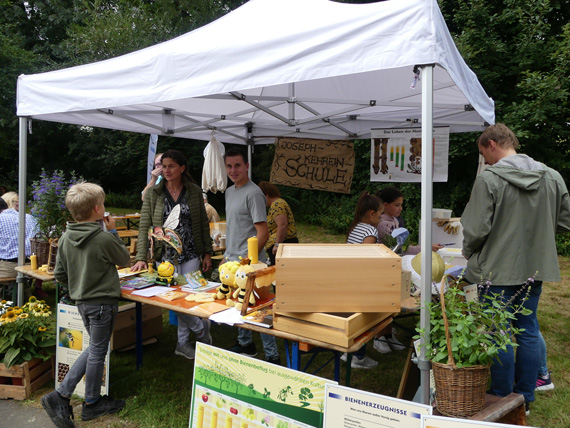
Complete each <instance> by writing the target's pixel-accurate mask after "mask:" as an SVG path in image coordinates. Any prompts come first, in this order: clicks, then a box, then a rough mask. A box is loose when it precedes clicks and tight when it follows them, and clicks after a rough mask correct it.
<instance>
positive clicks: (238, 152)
mask: <svg viewBox="0 0 570 428" xmlns="http://www.w3.org/2000/svg"><path fill="white" fill-rule="evenodd" d="M234 156H241V158H242V160H243V163H244V164H247V153H246V152H245V150H242V149H240V148H239V147H230V148H229V149H228V150H226V152H225V153H224V161H225V160H226V159H227V158H231V157H234Z"/></svg>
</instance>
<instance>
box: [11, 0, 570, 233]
mask: <svg viewBox="0 0 570 428" xmlns="http://www.w3.org/2000/svg"><path fill="white" fill-rule="evenodd" d="M244 2H245V0H160V1H153V0H91V1H84V0H31V1H15V0H0V61H1V67H2V73H0V160H1V161H0V184H2V185H5V186H7V187H9V188H15V187H16V183H17V156H18V143H17V140H18V133H17V118H16V116H15V96H16V95H15V88H16V81H17V76H18V75H20V74H22V73H25V74H31V73H38V72H43V71H48V70H55V69H60V68H65V67H70V66H73V65H79V64H84V63H89V62H94V61H100V60H104V59H107V58H111V57H114V56H117V55H122V54H125V53H128V52H132V51H134V50H137V49H141V48H144V47H147V46H150V45H153V44H156V43H158V42H161V41H165V40H168V39H171V38H173V37H176V36H178V35H181V34H184V33H185V32H188V31H191V30H192V29H194V28H197V27H199V26H202V25H204V24H206V23H208V22H210V21H212V20H214V19H216V18H218V17H220V16H222V15H223V14H225V13H227V12H228V11H230V10H232V9H234V8H236V7H238V6H239V5H241V4H243V3H244ZM345 2H346V3H369V2H370V1H368V0H360V1H359V0H346V1H345ZM439 4H440V7H441V9H442V13H443V14H444V16H445V19H446V22H447V24H448V26H449V28H450V31H451V33H452V35H453V36H454V39H455V41H456V44H457V46H458V48H459V50H460V52H461V53H462V55H463V57H464V58H465V61H466V62H467V64H468V65H469V66H470V67H471V68H472V69H473V71H475V73H476V74H477V76H478V78H479V80H480V81H481V83H482V84H483V86H484V87H485V89H486V91H487V93H488V94H489V95H490V96H491V97H493V99H494V100H495V102H496V116H497V121H501V122H505V123H507V124H508V125H509V126H511V127H512V128H513V129H514V130H515V131H516V132H517V134H518V135H519V137H520V139H521V143H522V150H523V151H524V152H525V153H528V154H529V155H530V156H532V157H534V158H535V159H537V160H540V161H543V162H545V163H547V164H548V165H550V166H552V167H554V168H556V169H557V170H559V171H560V172H561V173H562V174H563V176H564V177H565V178H568V177H570V170H569V168H570V167H569V165H570V163H569V160H570V153H569V149H568V128H569V123H570V109H569V97H570V79H569V77H570V71H569V70H570V23H569V18H570V0H530V1H527V2H518V1H516V0H439ZM260 37H263V35H260ZM33 134H34V135H33V138H31V139H30V140H31V143H30V147H29V159H28V161H29V174H28V175H29V177H30V179H31V180H32V179H33V178H34V177H35V176H37V174H38V172H39V170H40V169H41V168H42V167H44V168H47V169H54V168H56V167H57V168H61V169H67V170H76V171H78V172H79V173H81V174H82V175H83V176H84V177H86V178H87V179H89V180H94V181H97V182H99V183H101V184H102V185H103V186H104V187H105V189H106V190H107V191H111V192H119V193H126V194H131V195H133V199H134V200H137V194H138V192H139V191H140V189H141V187H142V186H143V185H144V181H145V171H144V165H145V159H146V147H147V144H148V136H146V135H140V134H132V133H123V132H117V131H107V130H104V129H92V128H88V127H77V126H70V125H63V124H56V123H49V122H40V121H36V122H33ZM451 138H452V141H451V146H450V169H449V171H450V173H449V182H448V183H437V184H435V185H434V204H435V205H438V206H442V207H446V208H453V209H454V212H455V214H456V215H460V214H461V212H462V211H463V207H464V206H465V204H466V202H467V200H468V198H469V193H470V189H471V185H472V182H473V179H474V177H475V169H476V168H475V166H476V162H477V150H476V147H475V143H474V141H475V138H476V136H475V135H469V134H458V135H452V137H451ZM188 143H189V142H188V141H185V140H181V139H174V138H162V137H161V138H160V140H159V149H161V150H163V149H166V148H170V147H172V148H180V149H182V150H184V152H185V153H186V154H187V155H188V157H189V159H190V160H191V166H192V171H191V172H192V174H193V175H194V176H195V177H196V178H199V177H200V176H201V164H202V159H203V158H202V150H203V148H204V146H205V145H206V142H199V143H197V144H194V143H192V144H188ZM355 147H356V151H357V157H356V158H357V167H356V170H355V177H354V180H353V194H354V195H357V194H358V193H359V192H360V191H361V190H362V189H365V188H367V189H369V190H371V191H374V190H376V189H377V188H380V187H381V185H379V184H372V183H370V182H369V181H368V180H369V177H368V167H367V162H368V161H369V142H368V141H357V142H356V144H355ZM272 155H273V148H272V147H256V149H255V154H254V180H261V179H268V178H269V172H270V171H269V167H270V164H271V159H272ZM400 187H401V188H402V190H403V191H404V193H405V195H406V205H407V206H406V211H405V216H406V217H407V218H406V219H407V220H408V226H409V227H410V228H411V229H412V230H413V229H414V228H415V226H414V225H416V224H417V218H418V210H419V192H420V186H419V184H406V185H402V186H400ZM283 191H284V193H285V195H286V196H287V197H288V198H289V199H290V201H291V202H292V203H293V205H294V206H295V205H296V207H295V208H296V211H297V212H298V213H299V214H298V215H299V216H300V217H304V218H305V219H306V220H310V221H315V222H319V223H324V224H327V225H329V226H332V227H335V228H336V229H337V230H344V229H345V228H346V227H347V223H346V222H347V221H348V220H347V219H348V218H349V217H350V216H351V215H352V210H353V207H354V204H355V198H356V197H355V196H350V195H336V194H329V193H323V192H316V191H308V190H299V189H292V188H284V189H283ZM214 205H216V198H214ZM339 207H341V208H342V209H341V210H339ZM217 208H222V207H221V206H217ZM339 211H340V212H341V213H343V215H339Z"/></svg>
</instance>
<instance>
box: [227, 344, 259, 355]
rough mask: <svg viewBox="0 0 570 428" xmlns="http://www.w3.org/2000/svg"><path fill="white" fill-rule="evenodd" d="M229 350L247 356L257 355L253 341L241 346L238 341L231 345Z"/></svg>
mask: <svg viewBox="0 0 570 428" xmlns="http://www.w3.org/2000/svg"><path fill="white" fill-rule="evenodd" d="M229 351H231V352H235V353H236V354H243V355H247V356H248V357H255V356H256V355H257V348H256V347H255V343H253V342H251V343H250V344H248V345H246V346H241V345H240V344H239V342H238V343H236V344H235V345H234V346H232V347H231V348H230V349H229Z"/></svg>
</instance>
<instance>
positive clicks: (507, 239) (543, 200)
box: [461, 123, 570, 410]
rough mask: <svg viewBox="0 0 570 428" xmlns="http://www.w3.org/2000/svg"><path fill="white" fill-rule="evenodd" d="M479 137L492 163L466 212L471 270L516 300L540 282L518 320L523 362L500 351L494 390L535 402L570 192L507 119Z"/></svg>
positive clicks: (475, 278) (476, 279)
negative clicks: (550, 286)
mask: <svg viewBox="0 0 570 428" xmlns="http://www.w3.org/2000/svg"><path fill="white" fill-rule="evenodd" d="M477 145H478V147H479V153H481V155H482V156H483V157H484V158H485V163H486V164H488V165H491V166H490V167H489V168H487V169H486V170H485V171H483V172H482V173H481V174H480V175H479V176H478V177H477V179H476V180H475V183H474V185H473V190H472V192H471V198H470V200H469V203H468V204H467V207H466V208H465V212H464V213H463V215H462V216H461V223H462V225H463V236H464V239H463V254H464V256H465V258H467V259H468V263H467V270H466V272H465V277H466V279H467V280H469V281H470V282H472V283H479V284H481V283H484V282H485V281H491V283H492V284H493V285H492V286H491V287H490V290H489V291H490V292H492V293H501V292H504V294H505V296H506V298H507V299H508V298H511V297H513V296H514V302H513V303H514V304H520V303H523V299H524V296H525V293H524V292H521V289H522V288H523V287H524V285H525V283H527V281H529V279H530V282H531V283H532V284H531V291H530V293H529V297H528V300H526V301H525V302H524V306H525V307H527V308H529V309H530V310H532V314H531V315H528V316H523V315H520V314H518V315H517V318H516V321H514V324H516V327H518V328H521V329H524V331H523V332H522V333H521V334H520V335H519V336H517V343H518V345H519V346H518V348H517V358H516V362H515V359H514V352H513V349H512V348H510V349H508V351H507V352H502V353H501V354H500V355H499V357H500V362H497V363H495V364H493V366H492V367H491V376H492V382H491V390H490V392H491V393H492V394H495V395H498V396H506V395H508V394H510V393H511V392H513V391H514V392H516V393H519V394H522V395H524V398H525V402H526V407H527V410H528V407H529V404H528V403H530V402H532V401H534V389H535V387H536V379H537V375H538V365H539V355H538V352H537V349H538V347H539V342H538V340H539V339H538V334H539V328H538V320H537V317H536V312H537V308H538V301H539V297H540V293H541V290H542V282H543V281H560V270H559V267H558V256H557V252H556V241H555V235H556V233H557V232H568V231H570V198H569V196H568V190H567V188H566V184H565V183H564V180H563V179H562V177H561V175H560V174H559V173H558V172H557V171H555V170H553V169H552V168H549V167H547V166H546V165H544V164H542V163H540V162H536V161H535V160H533V159H532V158H530V157H528V156H526V155H522V154H517V152H516V149H517V148H518V146H519V141H518V139H517V137H516V136H515V135H514V133H513V132H512V131H511V130H510V129H509V128H508V127H507V126H506V125H504V124H502V123H498V124H496V125H493V126H490V127H489V128H487V129H486V130H485V131H484V132H483V133H482V134H481V136H480V137H479V139H478V140H477ZM523 291H524V290H523ZM513 385H514V386H513Z"/></svg>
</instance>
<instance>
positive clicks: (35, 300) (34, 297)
mask: <svg viewBox="0 0 570 428" xmlns="http://www.w3.org/2000/svg"><path fill="white" fill-rule="evenodd" d="M28 301H29V302H32V303H34V302H37V301H38V299H36V296H30V298H29V299H28Z"/></svg>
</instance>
